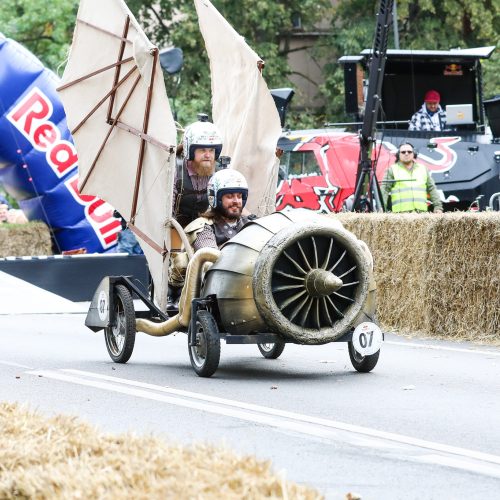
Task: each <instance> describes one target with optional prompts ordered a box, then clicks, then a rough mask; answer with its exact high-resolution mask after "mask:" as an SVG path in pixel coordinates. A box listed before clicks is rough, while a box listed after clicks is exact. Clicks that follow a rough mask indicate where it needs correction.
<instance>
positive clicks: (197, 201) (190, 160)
mask: <svg viewBox="0 0 500 500" xmlns="http://www.w3.org/2000/svg"><path fill="white" fill-rule="evenodd" d="M221 150H222V136H221V134H220V132H219V130H218V129H217V127H216V126H215V125H214V124H213V123H211V122H209V121H208V116H207V115H205V114H201V113H200V114H199V115H198V121H197V122H194V123H192V124H191V125H188V126H187V127H186V129H185V130H184V136H183V139H182V145H181V146H179V148H178V153H177V154H178V158H177V167H176V174H175V180H174V193H173V198H172V216H173V218H174V219H176V220H177V222H178V223H179V224H180V225H181V226H182V227H183V228H184V227H186V226H187V225H188V224H189V223H190V222H192V221H193V220H195V219H196V218H197V217H199V215H200V213H202V212H205V210H207V208H208V200H207V185H208V181H209V180H210V177H211V176H212V175H213V173H214V172H215V162H216V160H217V159H218V158H219V156H220V153H221ZM186 267H187V257H186V254H185V253H184V252H173V253H172V254H171V256H170V272H169V291H168V298H167V308H169V307H175V304H176V302H177V301H178V299H179V297H180V294H181V290H182V286H183V284H184V278H185V274H186Z"/></svg>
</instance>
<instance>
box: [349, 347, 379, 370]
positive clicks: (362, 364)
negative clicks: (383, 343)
mask: <svg viewBox="0 0 500 500" xmlns="http://www.w3.org/2000/svg"><path fill="white" fill-rule="evenodd" d="M347 346H348V350H349V357H350V358H351V363H352V366H353V367H354V368H355V369H356V370H357V371H358V372H361V373H368V372H371V371H372V370H373V369H374V368H375V366H377V363H378V357H379V355H380V349H379V350H378V351H377V352H376V353H375V354H370V355H369V356H362V355H361V354H359V353H358V352H357V351H356V349H354V346H353V344H352V342H348V343H347Z"/></svg>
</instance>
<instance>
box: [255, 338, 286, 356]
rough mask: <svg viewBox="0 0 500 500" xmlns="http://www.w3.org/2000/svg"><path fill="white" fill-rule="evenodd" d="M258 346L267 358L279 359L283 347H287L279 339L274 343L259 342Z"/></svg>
mask: <svg viewBox="0 0 500 500" xmlns="http://www.w3.org/2000/svg"><path fill="white" fill-rule="evenodd" d="M257 347H258V348H259V351H260V353H261V354H262V356H264V357H265V358H266V359H277V358H279V357H280V356H281V353H282V352H283V349H285V343H284V342H281V341H278V342H275V343H274V344H257Z"/></svg>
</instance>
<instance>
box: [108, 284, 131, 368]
mask: <svg viewBox="0 0 500 500" xmlns="http://www.w3.org/2000/svg"><path fill="white" fill-rule="evenodd" d="M113 304H114V316H115V320H114V324H113V325H112V326H108V327H106V328H105V329H104V339H105V340H106V348H107V349H108V353H109V355H110V357H111V359H112V360H113V361H114V362H115V363H126V362H127V361H128V360H129V359H130V356H132V351H133V350H134V344H135V311H134V302H133V300H132V295H131V294H130V292H129V291H128V289H127V287H125V286H123V285H116V287H115V289H114V297H113Z"/></svg>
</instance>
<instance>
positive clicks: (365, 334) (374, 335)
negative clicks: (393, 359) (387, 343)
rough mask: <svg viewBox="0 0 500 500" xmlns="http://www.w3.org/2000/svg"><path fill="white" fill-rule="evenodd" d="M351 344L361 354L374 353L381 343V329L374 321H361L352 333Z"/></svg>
mask: <svg viewBox="0 0 500 500" xmlns="http://www.w3.org/2000/svg"><path fill="white" fill-rule="evenodd" d="M352 344H353V346H354V349H355V350H356V351H357V352H359V354H361V355H362V356H370V355H372V354H375V353H376V352H377V351H379V350H380V347H381V345H382V331H381V330H380V328H379V327H378V326H377V325H376V324H375V323H370V322H368V321H366V322H364V323H361V324H359V325H358V326H357V327H356V328H355V330H354V332H353V334H352Z"/></svg>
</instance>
